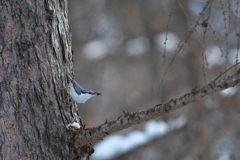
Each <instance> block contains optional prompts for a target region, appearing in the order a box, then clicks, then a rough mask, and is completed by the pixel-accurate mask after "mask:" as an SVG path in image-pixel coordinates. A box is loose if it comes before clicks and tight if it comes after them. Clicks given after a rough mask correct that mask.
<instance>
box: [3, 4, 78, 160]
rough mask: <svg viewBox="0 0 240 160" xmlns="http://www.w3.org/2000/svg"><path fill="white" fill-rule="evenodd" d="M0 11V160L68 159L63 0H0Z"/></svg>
mask: <svg viewBox="0 0 240 160" xmlns="http://www.w3.org/2000/svg"><path fill="white" fill-rule="evenodd" d="M0 12H1V13H0V73H1V74H0V92H1V94H0V106H1V108H0V134H1V139H0V146H1V148H0V159H29V158H30V159H60V158H61V159H66V158H69V147H68V140H67V134H66V133H67V132H66V127H65V125H66V123H71V122H73V121H74V120H77V119H78V117H77V115H76V114H71V115H70V114H68V113H70V110H69V109H68V108H67V105H68V102H69V100H68V98H67V97H68V96H67V94H66V93H65V92H64V91H61V88H62V87H63V86H65V85H66V84H67V78H66V73H70V72H71V70H72V68H73V67H72V66H73V65H72V53H71V35H70V33H69V26H68V19H67V15H68V8H67V1H66V0H63V1H56V0H45V1H44V0H31V1H11V0H7V1H4V0H3V1H0ZM75 107H76V106H75ZM74 109H76V108H74ZM73 117H74V118H75V119H74V118H73Z"/></svg>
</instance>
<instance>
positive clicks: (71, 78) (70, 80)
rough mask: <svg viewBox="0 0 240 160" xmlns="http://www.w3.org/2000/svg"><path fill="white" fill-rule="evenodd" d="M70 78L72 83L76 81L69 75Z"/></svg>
mask: <svg viewBox="0 0 240 160" xmlns="http://www.w3.org/2000/svg"><path fill="white" fill-rule="evenodd" d="M68 78H69V80H70V81H71V82H72V83H73V82H74V80H73V79H72V78H71V76H70V75H69V74H68Z"/></svg>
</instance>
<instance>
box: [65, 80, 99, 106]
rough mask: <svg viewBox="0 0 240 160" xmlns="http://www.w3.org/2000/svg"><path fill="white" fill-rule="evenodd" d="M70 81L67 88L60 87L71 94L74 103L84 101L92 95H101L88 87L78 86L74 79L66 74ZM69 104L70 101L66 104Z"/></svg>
mask: <svg viewBox="0 0 240 160" xmlns="http://www.w3.org/2000/svg"><path fill="white" fill-rule="evenodd" d="M68 78H69V80H70V83H69V85H68V87H67V88H62V89H65V90H67V91H68V93H69V95H70V96H71V98H72V100H73V101H74V102H76V103H85V102H86V101H87V100H89V99H90V98H92V97H94V96H98V95H101V93H98V92H94V91H92V90H89V89H84V88H83V87H82V86H80V85H79V84H78V83H77V82H76V81H74V80H73V79H72V78H71V76H70V75H68ZM70 105H71V102H70V104H69V105H68V106H70Z"/></svg>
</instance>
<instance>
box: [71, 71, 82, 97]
mask: <svg viewBox="0 0 240 160" xmlns="http://www.w3.org/2000/svg"><path fill="white" fill-rule="evenodd" d="M68 78H69V79H70V81H71V83H72V84H73V88H74V89H75V91H76V93H77V94H78V95H80V94H82V91H83V90H84V89H83V88H82V87H81V86H80V85H79V84H78V83H77V82H76V81H74V80H73V79H72V78H71V77H70V75H68Z"/></svg>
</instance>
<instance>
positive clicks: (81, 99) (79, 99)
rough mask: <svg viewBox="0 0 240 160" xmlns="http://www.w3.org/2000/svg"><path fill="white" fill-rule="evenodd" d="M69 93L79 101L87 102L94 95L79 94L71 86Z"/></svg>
mask: <svg viewBox="0 0 240 160" xmlns="http://www.w3.org/2000/svg"><path fill="white" fill-rule="evenodd" d="M69 94H70V96H71V98H72V99H73V100H74V101H75V102H77V103H85V102H86V101H87V100H88V99H90V98H91V97H93V96H94V95H92V94H80V95H78V94H77V93H76V92H75V90H74V88H73V87H71V88H70V90H69Z"/></svg>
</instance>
